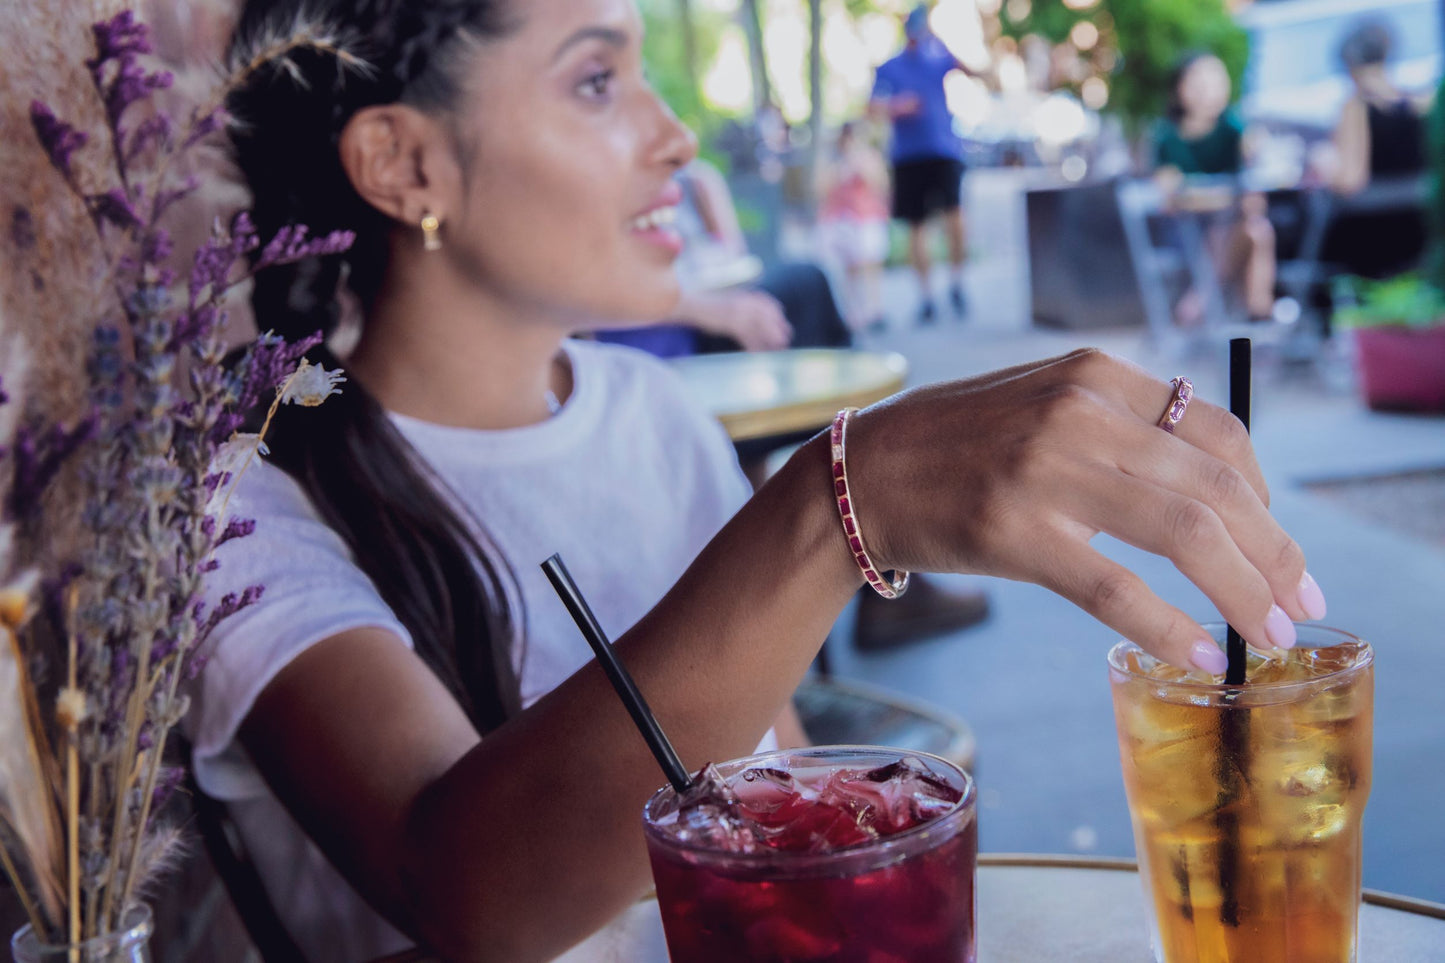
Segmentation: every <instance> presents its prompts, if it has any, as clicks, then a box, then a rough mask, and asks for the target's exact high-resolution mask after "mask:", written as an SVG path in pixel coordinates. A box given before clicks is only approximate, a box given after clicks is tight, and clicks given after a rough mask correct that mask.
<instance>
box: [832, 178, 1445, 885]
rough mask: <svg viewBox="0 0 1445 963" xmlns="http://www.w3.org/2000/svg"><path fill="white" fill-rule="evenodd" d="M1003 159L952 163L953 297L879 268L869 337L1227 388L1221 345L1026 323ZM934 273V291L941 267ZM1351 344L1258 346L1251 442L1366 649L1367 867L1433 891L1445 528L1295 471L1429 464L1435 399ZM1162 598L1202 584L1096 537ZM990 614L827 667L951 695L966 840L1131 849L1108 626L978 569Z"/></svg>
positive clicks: (837, 654)
mask: <svg viewBox="0 0 1445 963" xmlns="http://www.w3.org/2000/svg"><path fill="white" fill-rule="evenodd" d="M1013 176H1014V175H1011V174H1009V173H1008V172H1002V173H999V174H992V173H980V174H973V175H970V180H969V182H968V186H969V188H970V193H969V202H968V203H969V210H970V214H971V221H970V225H971V229H972V233H973V238H972V243H971V248H972V250H973V251H974V259H973V261H972V263H971V265H970V268H969V273H968V284H967V287H968V293H969V301H970V308H971V313H970V315H969V317H968V318H967V320H966V321H964V322H961V323H960V322H956V321H953V320H952V319H950V318H949V316H948V314H947V311H946V309H945V310H944V311H943V312H942V318H941V319H940V321H939V322H937V323H936V324H934V325H932V326H930V327H927V328H920V327H917V326H915V325H913V324H911V322H910V321H909V319H910V318H911V317H912V316H913V312H914V310H915V305H916V291H915V286H914V282H913V279H912V277H911V276H910V275H909V274H908V272H906V271H902V270H895V271H892V272H890V273H889V275H888V277H887V278H886V280H885V298H886V300H887V301H888V303H889V305H890V311H891V314H892V315H893V325H892V328H891V329H890V330H889V331H888V332H887V333H885V334H882V335H878V336H869V337H865V338H864V339H862V344H863V345H864V346H867V347H877V348H890V349H893V350H896V351H899V352H902V353H903V354H904V355H905V356H906V357H908V359H909V361H910V363H911V366H912V378H911V381H912V383H914V384H919V383H923V382H927V381H933V380H938V379H945V378H955V377H966V376H968V375H971V374H975V373H978V372H982V371H987V370H991V369H993V368H997V367H1000V366H1003V365H1008V364H1013V363H1017V362H1020V361H1024V360H1028V359H1032V358H1040V357H1046V356H1049V355H1054V354H1058V353H1061V352H1065V351H1068V350H1070V349H1072V348H1075V347H1078V346H1080V345H1084V344H1093V345H1097V346H1100V347H1103V348H1105V349H1107V350H1109V351H1112V352H1115V353H1117V354H1120V355H1122V356H1124V357H1127V358H1130V359H1132V360H1133V361H1135V362H1137V363H1138V364H1140V365H1142V366H1143V367H1144V368H1146V369H1147V370H1149V371H1150V372H1152V373H1153V374H1155V375H1157V376H1159V377H1160V378H1163V379H1167V378H1169V377H1172V376H1173V375H1176V374H1187V375H1188V376H1190V377H1191V378H1192V379H1193V380H1194V382H1195V384H1196V386H1197V389H1198V392H1199V395H1200V397H1203V398H1207V399H1210V400H1212V401H1215V402H1218V403H1220V404H1225V403H1227V399H1226V396H1225V385H1226V378H1225V370H1224V361H1223V356H1222V354H1219V353H1215V354H1212V355H1211V354H1204V355H1197V356H1192V357H1188V358H1173V357H1169V356H1165V355H1162V354H1161V353H1160V352H1158V351H1156V350H1154V349H1153V348H1152V347H1151V346H1150V344H1149V343H1148V341H1147V339H1146V338H1145V337H1144V334H1143V331H1142V330H1140V329H1114V330H1107V331H1103V332H1098V331H1094V332H1085V333H1080V334H1074V333H1069V332H1050V331H1045V330H1040V329H1035V328H1033V327H1031V326H1030V324H1029V320H1028V317H1027V312H1028V307H1027V305H1028V301H1027V274H1026V271H1027V267H1026V264H1025V248H1024V240H1023V236H1022V200H1021V198H1020V197H1019V196H1018V194H1017V191H1016V189H1015V188H1014V186H1013V183H1012V178H1013ZM936 282H937V283H936V284H935V286H934V288H935V292H936V296H938V297H939V298H940V307H943V306H944V305H945V302H944V301H943V300H942V295H943V294H944V292H945V290H946V288H945V282H944V279H943V278H942V276H941V275H940V276H939V277H938V278H937V279H936ZM1351 381H1352V376H1351V373H1350V368H1349V359H1348V357H1347V356H1346V355H1345V354H1343V353H1336V354H1334V355H1332V356H1330V357H1329V358H1328V359H1327V360H1326V362H1324V363H1323V364H1322V365H1321V366H1319V367H1318V368H1316V369H1313V370H1311V369H1308V368H1306V369H1303V370H1301V369H1295V368H1291V367H1289V366H1271V365H1265V366H1264V369H1263V370H1261V371H1260V372H1258V375H1257V378H1256V381H1255V390H1254V402H1255V404H1254V431H1255V443H1256V446H1257V448H1258V451H1259V458H1260V462H1261V464H1262V466H1263V469H1264V472H1265V475H1266V477H1267V479H1268V481H1269V483H1270V488H1271V493H1272V499H1273V500H1272V507H1273V510H1274V513H1275V515H1276V517H1277V518H1278V519H1279V520H1280V522H1281V523H1282V524H1283V525H1284V526H1285V527H1286V528H1287V529H1288V530H1289V531H1290V532H1291V533H1292V534H1293V535H1294V536H1295V537H1296V539H1297V540H1298V541H1299V542H1300V544H1301V545H1302V546H1303V547H1304V549H1305V551H1306V553H1307V555H1308V557H1309V567H1310V571H1311V572H1312V573H1313V574H1314V576H1315V577H1316V578H1317V580H1318V581H1319V583H1320V585H1321V586H1322V587H1323V588H1324V590H1325V593H1326V595H1327V597H1328V600H1329V606H1330V612H1329V617H1328V618H1327V619H1326V620H1325V621H1326V622H1327V623H1328V624H1331V625H1335V626H1338V627H1341V628H1345V629H1349V630H1352V631H1354V632H1357V633H1359V634H1360V635H1362V636H1364V637H1365V638H1367V639H1368V640H1369V641H1371V642H1372V643H1373V644H1374V645H1375V646H1376V648H1377V650H1378V657H1377V663H1376V666H1377V668H1376V685H1377V689H1376V701H1375V772H1374V791H1373V794H1372V797H1371V802H1370V805H1369V810H1368V813H1367V816H1366V834H1365V885H1366V886H1369V887H1374V888H1377V889H1383V890H1388V891H1393V892H1398V893H1404V894H1407V895H1412V896H1420V897H1425V898H1429V899H1433V900H1436V901H1441V902H1445V873H1442V872H1441V869H1440V867H1441V866H1442V865H1445V820H1442V818H1441V815H1440V814H1441V800H1445V546H1442V545H1440V544H1438V543H1431V542H1428V541H1426V540H1424V539H1422V538H1417V537H1413V536H1412V535H1411V534H1409V533H1408V532H1403V531H1392V530H1387V529H1385V528H1383V527H1382V526H1381V525H1379V524H1378V523H1376V522H1373V521H1371V520H1369V519H1367V518H1364V517H1362V516H1360V515H1356V514H1351V513H1348V512H1346V511H1344V510H1342V509H1341V508H1339V507H1337V506H1336V505H1335V504H1333V503H1331V502H1328V501H1325V500H1324V499H1322V498H1320V497H1319V496H1317V495H1314V494H1311V493H1309V492H1308V491H1307V490H1305V489H1304V488H1303V487H1302V486H1303V484H1304V483H1306V482H1310V481H1319V480H1326V479H1339V478H1347V477H1359V476H1369V475H1379V474H1386V473H1390V472H1398V471H1408V470H1413V469H1419V468H1439V467H1442V466H1445V418H1442V417H1418V416H1408V415H1385V414H1378V413H1373V412H1369V411H1368V410H1367V409H1365V407H1364V406H1363V405H1362V404H1361V403H1360V402H1359V401H1358V400H1357V399H1356V396H1355V394H1354V392H1353V386H1352V383H1351ZM1096 545H1097V546H1098V547H1099V548H1100V549H1101V550H1102V551H1104V552H1105V553H1106V554H1108V555H1109V556H1111V557H1113V558H1116V559H1119V560H1121V561H1124V562H1125V563H1126V564H1128V565H1130V566H1131V567H1133V568H1134V569H1135V570H1136V571H1138V572H1139V573H1140V574H1141V575H1142V576H1143V577H1144V578H1145V579H1146V581H1148V583H1149V584H1150V585H1151V586H1152V587H1153V588H1154V589H1155V591H1157V592H1159V593H1160V594H1161V595H1162V596H1163V597H1164V598H1166V599H1168V600H1169V601H1170V602H1172V603H1174V604H1176V605H1178V606H1180V607H1181V608H1183V609H1184V610H1185V611H1187V612H1190V613H1192V614H1196V615H1197V616H1198V617H1199V618H1201V619H1209V618H1211V617H1214V616H1212V615H1211V611H1210V607H1209V605H1208V604H1207V602H1206V601H1205V599H1204V597H1203V596H1202V595H1201V594H1200V593H1199V592H1198V591H1197V590H1196V589H1194V588H1193V587H1192V585H1191V584H1190V583H1188V582H1187V581H1186V580H1185V579H1184V578H1183V577H1182V576H1181V575H1180V574H1179V573H1178V572H1177V571H1176V570H1175V569H1174V568H1173V566H1172V565H1171V564H1170V563H1168V562H1166V561H1163V560H1161V559H1158V558H1155V557H1153V556H1150V555H1147V554H1145V553H1142V552H1139V551H1137V550H1134V549H1132V548H1130V547H1128V546H1124V545H1121V544H1119V543H1117V542H1114V541H1112V540H1109V539H1099V540H1098V541H1097V542H1096ZM988 584H989V588H990V591H991V592H992V594H993V602H994V614H993V615H992V617H991V618H990V619H989V621H988V622H987V623H985V624H984V625H982V626H980V627H978V628H974V629H971V630H968V631H965V632H963V633H960V634H958V635H956V636H952V637H948V638H943V639H938V640H935V641H930V642H925V643H919V644H916V645H913V646H910V647H908V648H902V649H897V650H894V651H891V652H887V653H882V654H870V655H866V656H865V655H860V654H858V653H856V652H854V651H852V650H851V648H850V647H849V646H848V645H847V644H846V637H847V634H848V632H847V630H848V628H849V625H848V624H847V623H848V619H849V618H850V617H851V615H845V617H844V621H843V623H841V624H840V626H839V631H838V633H837V637H836V638H835V640H834V641H833V643H831V649H830V651H831V653H832V656H833V662H834V666H835V671H836V672H837V673H838V674H840V675H843V676H854V677H859V678H866V679H867V680H869V681H872V682H875V683H879V684H882V685H886V686H890V687H892V688H895V689H898V690H901V691H904V692H908V693H912V694H914V695H917V696H921V697H924V698H926V699H929V700H931V701H933V702H935V703H938V704H940V705H942V706H945V707H947V708H948V709H951V710H954V711H956V712H958V713H960V714H961V715H963V716H964V717H965V718H966V719H967V720H968V721H969V723H970V724H971V725H972V726H973V728H974V730H975V733H976V735H977V737H978V760H979V761H978V776H979V782H980V787H981V803H982V806H981V817H980V818H981V832H982V845H983V848H984V849H986V850H989V851H993V852H1004V851H1026V852H1056V853H1099V854H1108V855H1132V853H1133V842H1132V838H1131V834H1130V829H1129V821H1128V815H1127V812H1126V809H1125V804H1124V793H1123V785H1122V782H1121V780H1120V775H1119V757H1118V749H1117V746H1116V744H1115V741H1114V722H1113V716H1112V710H1111V707H1110V700H1109V691H1108V683H1107V678H1106V674H1105V671H1104V654H1105V652H1106V651H1107V649H1108V647H1109V646H1110V644H1111V643H1112V642H1113V641H1114V640H1115V637H1114V634H1113V633H1112V632H1111V631H1110V630H1109V629H1107V628H1105V627H1104V626H1102V625H1100V624H1099V623H1097V622H1095V621H1094V620H1093V619H1091V618H1090V617H1089V616H1087V615H1085V614H1083V613H1082V612H1080V611H1078V610H1077V609H1075V608H1073V607H1072V606H1071V605H1070V604H1069V603H1067V602H1065V601H1063V600H1062V599H1059V598H1058V597H1056V596H1053V595H1051V594H1050V593H1048V592H1045V591H1044V590H1042V589H1039V588H1037V587H1034V586H1030V585H1023V584H1018V583H1011V582H1003V581H990V582H989V583H988Z"/></svg>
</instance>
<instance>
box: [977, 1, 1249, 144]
mask: <svg viewBox="0 0 1445 963" xmlns="http://www.w3.org/2000/svg"><path fill="white" fill-rule="evenodd" d="M1007 11H1008V6H1007V5H1005V6H1004V10H1003V12H1002V14H1001V17H1002V22H1003V28H1004V32H1005V33H1007V34H1008V35H1010V36H1013V37H1022V36H1024V35H1026V34H1030V33H1036V34H1039V35H1041V36H1043V37H1045V38H1046V39H1048V40H1049V41H1050V42H1053V43H1062V42H1064V41H1065V40H1066V39H1067V38H1068V35H1069V31H1070V30H1071V29H1072V28H1073V26H1074V24H1075V23H1077V22H1078V21H1080V20H1089V21H1092V22H1093V23H1094V25H1095V26H1096V27H1098V28H1099V38H1100V39H1099V43H1098V45H1097V46H1096V48H1095V50H1094V51H1092V52H1091V57H1092V58H1093V60H1094V62H1096V63H1097V62H1099V59H1100V58H1101V57H1103V56H1105V55H1106V53H1108V52H1112V53H1113V54H1115V55H1116V59H1115V63H1114V67H1113V71H1112V76H1111V77H1110V78H1109V88H1110V93H1109V106H1108V108H1107V109H1108V110H1110V111H1112V112H1115V113H1117V114H1119V115H1120V116H1121V117H1122V118H1123V120H1124V123H1125V125H1126V126H1127V127H1128V128H1129V129H1131V130H1133V131H1138V130H1139V129H1141V128H1142V127H1143V126H1144V125H1146V124H1148V123H1149V122H1150V121H1152V120H1154V119H1155V118H1158V117H1161V116H1163V114H1164V109H1165V105H1166V104H1167V103H1168V98H1169V74H1170V72H1171V71H1172V70H1173V69H1174V66H1175V64H1177V63H1178V62H1179V60H1180V59H1181V58H1182V57H1183V56H1184V55H1185V54H1187V53H1189V52H1191V51H1208V52H1209V53H1212V54H1214V55H1215V56H1217V57H1219V59H1220V60H1222V61H1224V65H1225V67H1226V68H1228V70H1229V76H1230V79H1231V80H1232V81H1233V82H1234V90H1235V93H1236V94H1238V92H1239V89H1240V81H1241V79H1242V78H1243V76H1244V68H1245V64H1246V63H1247V62H1248V60H1249V35H1248V34H1247V33H1246V32H1245V30H1244V28H1242V27H1240V26H1239V25H1238V24H1237V23H1235V22H1234V20H1233V18H1232V17H1231V16H1230V15H1229V11H1228V10H1227V9H1226V7H1225V3H1224V0H1101V2H1100V3H1098V4H1097V5H1096V6H1094V7H1091V8H1089V9H1087V10H1081V11H1080V10H1070V9H1069V8H1068V7H1066V6H1064V4H1063V2H1062V0H1034V2H1033V3H1032V4H1031V10H1030V13H1029V16H1027V17H1025V18H1023V19H1022V20H1019V21H1014V20H1011V19H1010V18H1009V16H1008V12H1007Z"/></svg>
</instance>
